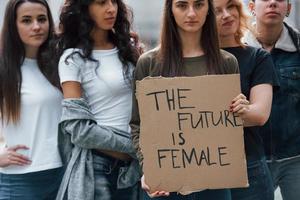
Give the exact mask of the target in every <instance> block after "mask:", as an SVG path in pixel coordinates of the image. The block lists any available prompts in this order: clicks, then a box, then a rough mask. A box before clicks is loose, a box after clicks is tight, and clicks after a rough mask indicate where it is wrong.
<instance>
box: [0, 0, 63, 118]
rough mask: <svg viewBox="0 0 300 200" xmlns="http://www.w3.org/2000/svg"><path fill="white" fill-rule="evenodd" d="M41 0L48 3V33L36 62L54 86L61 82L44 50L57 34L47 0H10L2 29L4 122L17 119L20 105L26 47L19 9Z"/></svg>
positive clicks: (0, 88)
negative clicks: (19, 31) (21, 29)
mask: <svg viewBox="0 0 300 200" xmlns="http://www.w3.org/2000/svg"><path fill="white" fill-rule="evenodd" d="M25 2H31V3H39V4H42V5H43V6H45V7H46V9H47V15H48V20H49V34H48V38H47V40H46V41H45V42H44V43H43V44H42V45H41V47H40V48H39V51H38V54H37V62H38V66H39V68H40V70H41V72H42V73H43V74H44V76H45V77H46V78H47V79H48V80H49V81H50V82H51V83H52V84H53V85H55V86H57V85H58V84H59V81H58V75H57V73H55V71H57V70H55V67H54V66H51V65H49V62H48V61H49V55H48V54H47V53H45V50H46V49H47V48H48V44H49V41H50V39H51V38H52V37H53V34H54V24H53V19H52V15H51V12H50V8H49V6H48V4H47V1H46V0H10V1H9V2H8V3H7V6H6V10H5V15H4V18H3V19H4V23H3V28H2V33H1V43H0V44H1V47H0V54H1V59H0V84H1V86H0V110H1V119H2V122H3V121H4V119H6V121H7V123H8V122H10V121H12V122H13V123H16V122H18V120H19V118H20V107H21V86H22V74H21V65H22V63H23V62H24V59H25V53H26V52H25V47H24V44H23V42H22V40H21V38H20V36H19V33H18V28H17V25H16V19H17V9H18V7H19V6H20V5H21V4H23V3H25Z"/></svg>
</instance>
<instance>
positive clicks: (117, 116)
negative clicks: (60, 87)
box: [59, 48, 133, 132]
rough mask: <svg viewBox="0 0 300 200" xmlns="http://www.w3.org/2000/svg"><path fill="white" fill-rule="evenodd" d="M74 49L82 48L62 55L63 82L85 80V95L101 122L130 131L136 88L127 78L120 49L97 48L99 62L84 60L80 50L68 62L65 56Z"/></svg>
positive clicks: (99, 122) (93, 53)
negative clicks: (132, 86) (133, 89)
mask: <svg viewBox="0 0 300 200" xmlns="http://www.w3.org/2000/svg"><path fill="white" fill-rule="evenodd" d="M74 51H79V52H80V51H81V50H80V49H67V50H65V52H64V53H63V55H62V57H61V58H60V62H59V76H60V81H61V83H63V82H66V81H76V82H79V83H81V87H82V90H83V95H84V97H85V98H86V100H87V101H88V103H89V106H90V108H91V112H92V113H93V115H94V117H95V119H96V121H97V123H98V124H99V125H105V126H112V127H114V128H118V129H120V130H124V131H128V132H130V127H129V122H130V119H131V108H132V89H131V86H130V83H129V81H127V82H126V81H125V79H124V76H123V68H122V67H123V65H122V63H121V61H120V59H119V57H118V49H117V48H114V49H110V50H93V51H92V57H93V58H94V59H95V60H98V61H99V64H97V63H95V62H92V61H84V60H83V59H82V58H81V57H80V56H79V54H78V53H76V54H73V55H72V56H71V57H69V58H68V59H67V63H66V62H65V59H66V58H67V57H68V56H69V55H70V54H71V53H72V52H74ZM132 71H133V66H132V65H130V73H131V74H132Z"/></svg>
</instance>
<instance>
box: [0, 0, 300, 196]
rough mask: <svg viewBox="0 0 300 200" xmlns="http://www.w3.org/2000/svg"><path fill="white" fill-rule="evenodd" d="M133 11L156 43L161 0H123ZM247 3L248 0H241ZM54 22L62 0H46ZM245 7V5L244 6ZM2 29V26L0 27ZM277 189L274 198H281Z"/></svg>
mask: <svg viewBox="0 0 300 200" xmlns="http://www.w3.org/2000/svg"><path fill="white" fill-rule="evenodd" d="M124 1H125V2H127V4H128V5H129V6H130V7H131V8H132V10H133V12H134V26H133V27H134V31H136V32H137V33H138V34H139V36H140V39H141V41H142V42H143V43H144V44H145V45H146V48H147V49H149V48H152V47H154V46H155V45H157V42H158V37H159V29H160V20H161V14H162V6H163V3H164V1H163V0H124ZM243 1H244V2H245V5H247V3H248V1H249V0H243ZM7 2H8V0H0V27H2V23H3V16H4V10H5V6H6V3H7ZM48 2H49V4H50V7H51V9H52V14H53V17H54V21H55V22H56V24H57V23H58V16H59V12H60V8H61V5H62V3H63V0H48ZM290 2H291V3H292V11H291V14H290V16H289V17H288V18H286V21H287V22H288V23H289V24H290V25H292V26H294V27H295V28H297V29H298V30H300V0H290ZM245 8H247V6H245ZM1 29H2V28H1ZM281 199H282V198H281V196H280V193H279V190H277V191H276V200H281Z"/></svg>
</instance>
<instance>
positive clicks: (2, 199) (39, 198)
mask: <svg viewBox="0 0 300 200" xmlns="http://www.w3.org/2000/svg"><path fill="white" fill-rule="evenodd" d="M62 176H63V170H62V168H56V169H50V170H45V171H39V172H32V173H27V174H1V173H0V200H54V199H55V197H56V194H57V191H58V188H59V185H60V182H61V179H62Z"/></svg>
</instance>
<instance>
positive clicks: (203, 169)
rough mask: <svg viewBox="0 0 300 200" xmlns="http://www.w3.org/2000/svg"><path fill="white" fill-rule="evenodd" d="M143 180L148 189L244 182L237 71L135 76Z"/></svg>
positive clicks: (182, 189)
mask: <svg viewBox="0 0 300 200" xmlns="http://www.w3.org/2000/svg"><path fill="white" fill-rule="evenodd" d="M136 86H137V92H136V96H137V100H138V105H139V112H140V119H141V129H140V147H141V151H142V153H143V156H144V166H143V171H144V175H145V181H146V183H147V184H148V185H149V186H150V190H151V191H152V192H154V191H157V190H160V191H169V192H180V193H182V194H186V193H188V192H192V191H199V190H201V189H217V188H235V187H247V186H248V179H247V167H246V159H245V150H244V137H243V126H242V121H241V119H240V118H239V117H238V116H237V115H236V114H233V113H231V112H229V106H230V104H231V101H232V99H233V98H234V97H236V96H237V95H238V94H239V93H240V77H239V75H237V74H235V75H209V76H199V77H180V78H179V77H178V78H162V77H159V78H146V79H144V80H142V81H137V84H136Z"/></svg>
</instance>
